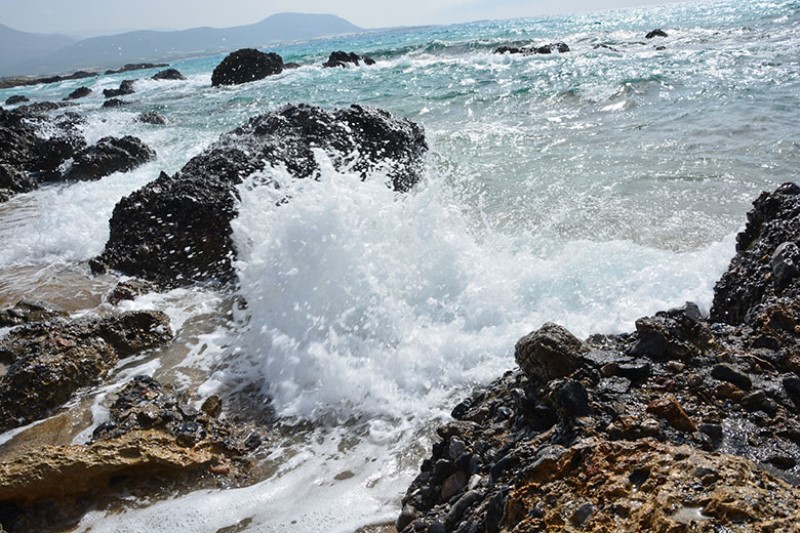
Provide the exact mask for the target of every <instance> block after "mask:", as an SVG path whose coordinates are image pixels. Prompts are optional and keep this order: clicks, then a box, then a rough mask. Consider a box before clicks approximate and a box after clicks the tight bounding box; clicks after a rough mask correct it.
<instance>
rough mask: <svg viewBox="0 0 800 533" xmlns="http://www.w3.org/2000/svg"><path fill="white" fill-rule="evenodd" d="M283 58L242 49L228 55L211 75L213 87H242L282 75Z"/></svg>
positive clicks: (273, 54)
mask: <svg viewBox="0 0 800 533" xmlns="http://www.w3.org/2000/svg"><path fill="white" fill-rule="evenodd" d="M282 71H283V58H281V56H279V55H278V54H276V53H274V52H269V53H264V52H260V51H259V50H256V49H254V48H242V49H241V50H237V51H235V52H232V53H230V54H228V56H226V57H225V59H223V60H222V63H220V64H219V65H217V66H216V67H215V68H214V72H212V73H211V86H212V87H217V86H219V85H240V84H242V83H247V82H251V81H257V80H261V79H264V78H266V77H267V76H272V75H275V74H280V73H281V72H282Z"/></svg>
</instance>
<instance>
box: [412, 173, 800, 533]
mask: <svg viewBox="0 0 800 533" xmlns="http://www.w3.org/2000/svg"><path fill="white" fill-rule="evenodd" d="M798 192H800V190H798V189H797V188H796V187H795V186H793V185H784V186H782V187H780V188H779V189H778V190H777V191H775V192H773V193H765V194H763V195H762V196H761V197H759V199H758V200H757V201H756V202H755V204H754V210H753V211H752V212H751V213H750V214H749V215H748V220H749V223H748V226H747V228H746V229H745V230H744V231H743V232H742V234H740V235H739V239H738V242H739V243H740V245H739V247H738V249H737V251H738V253H737V256H736V257H735V258H734V259H733V260H732V262H731V266H730V268H729V270H728V271H727V272H726V274H725V275H724V276H723V278H722V281H721V282H720V283H719V284H718V285H717V289H718V291H719V292H718V293H717V295H716V298H715V306H716V309H715V313H714V312H712V316H711V318H710V319H709V318H706V317H703V316H702V315H701V314H700V313H699V310H698V308H697V306H695V305H693V304H687V305H686V306H684V307H683V308H679V309H673V310H671V311H666V312H661V313H657V314H656V315H655V316H653V317H645V318H642V319H640V320H639V321H637V324H636V331H635V332H633V333H628V334H620V335H594V336H591V337H589V338H588V339H586V340H585V341H579V340H578V339H575V338H574V337H573V336H572V335H571V334H569V332H568V331H566V330H565V329H564V328H561V327H560V326H557V325H555V324H546V325H545V326H542V328H540V329H538V330H536V331H534V332H532V333H531V334H529V335H527V336H526V337H523V338H522V339H520V341H519V342H518V344H517V349H516V354H515V355H516V359H517V362H518V364H519V365H520V368H519V369H517V370H514V371H510V372H508V373H506V375H504V376H503V377H502V378H500V379H499V380H497V381H495V382H494V383H492V384H491V385H489V386H487V387H483V388H481V389H479V390H478V391H477V392H475V393H474V395H473V396H472V397H471V398H469V399H467V400H465V401H464V402H462V403H461V404H459V405H457V406H456V407H455V409H454V410H453V413H452V415H453V418H454V421H452V422H450V423H449V424H447V425H445V426H443V427H440V428H439V429H438V431H437V433H438V435H439V440H438V441H437V443H436V444H435V445H434V446H433V450H432V454H431V456H430V457H429V458H428V459H426V460H425V462H424V463H423V465H422V467H421V472H420V474H419V476H418V477H417V479H416V480H415V481H414V482H413V484H412V485H411V487H410V488H409V489H408V491H407V493H406V495H405V497H404V499H403V510H402V513H401V515H400V516H399V518H398V520H397V527H398V530H400V531H405V532H411V531H490V532H494V531H608V532H612V531H645V530H647V531H723V530H724V531H741V532H745V531H748V532H749V531H793V530H794V528H795V527H796V521H797V519H798V518H800V515H798V510H797V509H798V507H797V504H798V501H799V499H800V491H798V490H797V485H798V484H800V471H799V470H798V464H799V463H800V422H799V421H798V419H797V413H798V408H800V377H798V376H800V373H799V372H800V365H798V362H800V361H798V356H797V355H796V354H798V353H800V342H799V341H800V328H797V329H796V328H795V327H794V325H795V324H796V322H797V320H798V318H800V305H798V303H797V295H796V293H794V292H793V290H794V289H793V288H792V287H793V283H794V280H792V282H791V283H789V284H787V285H777V284H775V282H774V279H772V278H770V277H769V276H766V278H767V279H766V280H765V274H766V273H768V272H771V269H772V262H771V258H772V257H773V256H774V255H776V254H775V253H774V251H775V249H776V248H779V247H780V245H781V244H782V243H784V242H794V241H795V240H796V234H795V233H793V232H794V229H795V228H797V227H798V226H797V224H799V223H800V209H796V208H795V205H797V204H796V203H795V202H796V195H797V193H798ZM784 249H785V248H784ZM788 253H789V252H787V254H788ZM764 256H766V257H764ZM768 283H769V284H768ZM750 285H752V286H754V287H756V288H758V287H760V288H762V290H761V291H757V290H750V289H748V287H749V286H750ZM731 293H733V294H736V295H737V296H736V297H735V296H731ZM742 295H745V296H746V297H742V298H741V299H739V297H740V296H742ZM715 317H716V319H715ZM738 320H744V322H738V323H736V322H737V321H738ZM731 322H734V323H736V324H735V325H731Z"/></svg>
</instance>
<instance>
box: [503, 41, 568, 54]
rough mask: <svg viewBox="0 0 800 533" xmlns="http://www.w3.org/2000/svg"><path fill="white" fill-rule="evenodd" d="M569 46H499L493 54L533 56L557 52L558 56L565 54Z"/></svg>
mask: <svg viewBox="0 0 800 533" xmlns="http://www.w3.org/2000/svg"><path fill="white" fill-rule="evenodd" d="M569 51H570V49H569V46H568V45H567V44H566V43H562V42H557V43H549V44H543V45H540V46H533V45H527V46H505V45H504V46H499V47H497V48H496V49H495V51H494V53H495V54H523V55H533V54H552V53H553V52H558V53H559V54H565V53H567V52H569Z"/></svg>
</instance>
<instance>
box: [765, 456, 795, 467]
mask: <svg viewBox="0 0 800 533" xmlns="http://www.w3.org/2000/svg"><path fill="white" fill-rule="evenodd" d="M767 462H768V463H769V464H771V465H772V466H774V467H776V468H780V469H781V470H791V469H792V468H794V467H795V466H797V461H796V460H795V458H794V457H790V456H788V455H772V456H770V457H768V458H767Z"/></svg>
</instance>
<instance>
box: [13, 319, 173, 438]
mask: <svg viewBox="0 0 800 533" xmlns="http://www.w3.org/2000/svg"><path fill="white" fill-rule="evenodd" d="M171 338H172V331H171V330H170V327H169V319H168V318H167V316H166V315H164V314H163V313H161V312H156V311H136V312H129V313H122V314H120V315H116V316H112V317H108V318H86V319H76V320H69V319H55V320H51V321H46V322H38V323H32V324H27V325H24V326H22V327H19V328H17V329H14V330H12V331H11V332H9V333H8V334H7V335H6V336H5V337H3V338H2V339H0V362H2V363H4V364H6V365H8V366H7V369H6V372H5V374H4V375H3V376H2V377H0V431H4V430H7V429H11V428H14V427H18V426H22V425H25V424H28V423H30V422H33V421H35V420H39V419H41V418H44V417H45V416H48V415H50V414H51V413H52V412H54V411H55V410H56V409H58V408H59V407H60V406H61V405H63V404H64V403H65V402H67V401H68V400H69V399H70V398H72V396H73V394H75V392H77V391H78V389H80V388H81V387H86V386H89V385H93V384H95V383H97V382H98V380H99V379H100V378H102V377H104V376H105V375H106V374H107V373H108V371H109V370H111V369H112V368H113V367H114V365H115V364H116V363H117V361H119V360H120V359H122V358H125V357H129V356H131V355H133V354H135V353H138V352H141V351H143V350H147V349H150V348H154V347H156V346H160V345H162V344H164V343H166V342H167V341H169V340H170V339H171Z"/></svg>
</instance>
